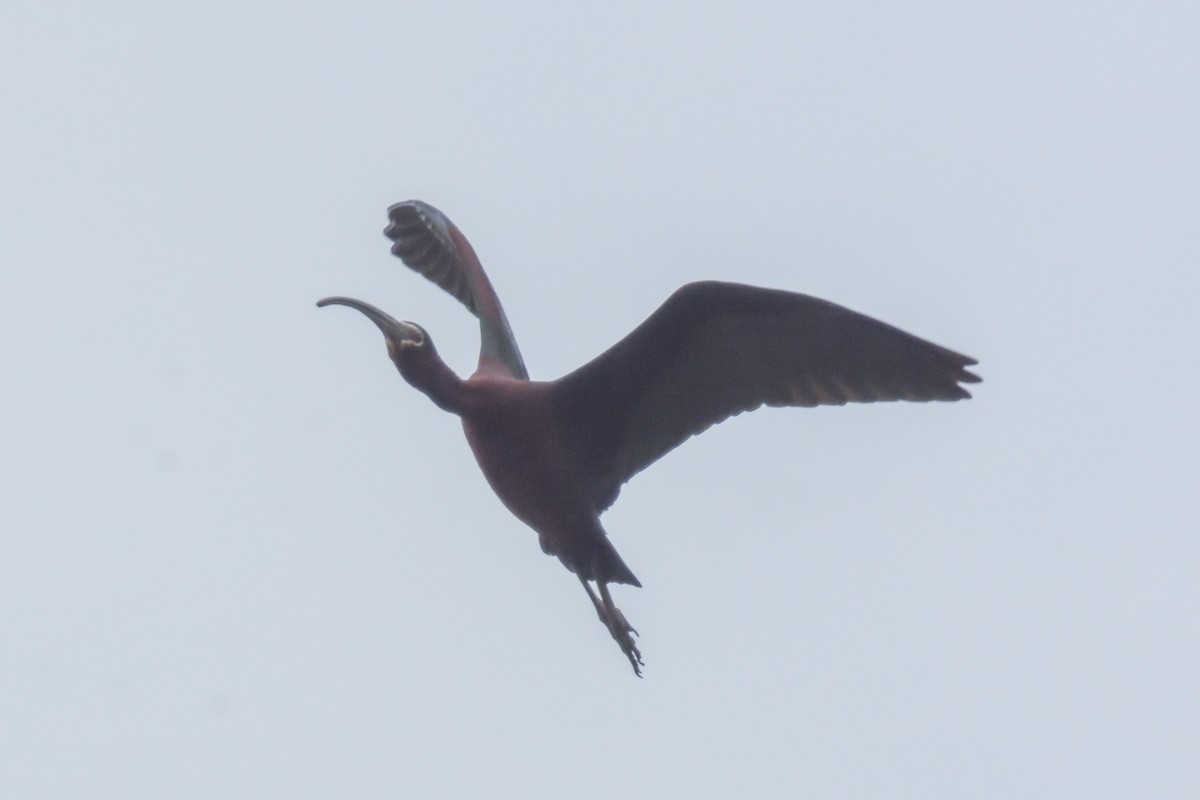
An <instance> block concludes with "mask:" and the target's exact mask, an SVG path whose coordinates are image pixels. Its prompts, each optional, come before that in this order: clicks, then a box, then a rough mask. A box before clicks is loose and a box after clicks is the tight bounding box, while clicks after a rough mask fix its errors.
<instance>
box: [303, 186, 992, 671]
mask: <svg viewBox="0 0 1200 800" xmlns="http://www.w3.org/2000/svg"><path fill="white" fill-rule="evenodd" d="M388 216H389V219H390V220H391V223H390V224H389V225H388V228H387V229H386V230H385V233H386V234H387V235H388V237H389V238H391V239H392V240H393V241H394V243H395V244H394V245H393V247H392V252H393V253H395V254H396V255H398V256H400V257H401V258H402V259H403V260H404V262H405V263H406V264H408V265H409V266H410V267H412V268H413V269H415V270H417V271H418V272H420V273H421V274H423V275H425V276H426V277H427V278H429V279H430V280H432V281H434V282H435V283H437V284H438V285H439V286H441V287H442V288H443V289H445V290H446V291H448V292H450V293H451V294H453V295H454V296H455V297H457V298H458V299H459V300H460V301H461V302H462V303H463V304H464V305H465V306H466V307H467V308H468V309H470V310H471V311H472V312H473V313H475V314H476V316H478V317H479V321H480V334H481V347H480V359H479V366H478V368H477V369H476V371H475V373H474V374H473V375H472V376H471V377H470V378H468V379H467V380H465V381H464V380H462V379H460V378H459V377H458V376H457V375H455V374H454V372H453V371H451V370H450V369H449V367H447V366H446V365H445V363H444V362H442V360H441V359H440V358H439V357H438V356H437V352H436V350H435V349H434V347H433V343H432V341H431V340H430V339H429V336H428V334H426V333H425V331H424V330H423V329H422V328H420V326H417V325H415V324H413V323H409V322H398V321H397V320H394V319H392V318H391V317H390V316H388V315H387V314H385V313H383V312H382V311H380V310H379V309H377V308H375V307H374V306H371V305H369V304H367V303H363V302H361V301H359V300H352V299H350V298H344V297H332V298H327V299H325V300H322V301H321V302H320V303H318V305H322V306H324V305H330V304H337V305H347V306H350V307H352V308H356V309H358V310H359V311H361V312H362V313H364V314H365V315H367V316H368V317H369V318H370V319H371V320H372V321H373V322H374V323H375V324H376V325H377V326H378V327H379V328H380V330H381V331H382V332H383V334H384V338H385V340H386V341H387V345H388V352H389V354H390V355H391V357H392V360H393V361H394V362H395V364H396V366H397V368H398V369H399V370H400V373H401V375H403V376H404V378H405V379H406V380H407V381H408V382H409V383H411V384H412V385H413V386H415V387H416V388H418V389H420V390H421V391H422V392H424V393H425V394H426V395H428V396H429V397H430V399H432V400H433V402H434V403H436V404H437V405H438V406H439V407H441V408H442V409H444V410H447V411H450V412H453V413H455V414H457V415H459V416H460V417H461V418H462V424H463V431H464V432H465V434H466V437H467V441H468V443H469V444H470V446H471V450H472V451H473V452H474V454H475V458H476V460H477V461H478V463H479V466H480V469H481V470H482V471H483V474H484V475H485V476H486V478H487V481H488V483H489V484H490V485H491V487H492V489H493V490H494V491H495V493H496V495H497V496H498V497H499V498H500V500H501V501H502V502H503V503H504V505H505V506H506V507H507V508H508V510H509V511H511V512H512V513H513V514H514V515H515V516H516V517H517V518H518V519H520V520H521V521H522V522H524V523H525V524H527V525H528V526H529V527H531V528H532V529H533V530H534V531H536V532H537V534H538V538H539V541H540V543H541V546H542V549H543V550H544V551H545V552H546V553H548V554H551V555H555V556H557V557H558V558H559V560H560V561H562V563H563V564H564V565H565V566H566V567H567V568H568V569H569V570H571V571H572V572H573V573H575V575H576V576H577V577H578V578H579V580H580V582H581V583H583V586H584V588H585V589H586V590H587V592H588V595H589V597H590V598H591V600H592V603H593V604H594V606H595V608H596V612H597V614H598V615H599V617H600V620H601V621H602V622H603V623H604V624H605V626H606V627H607V628H608V630H609V632H610V633H611V634H612V636H613V638H614V639H615V640H616V641H617V643H618V644H619V645H620V647H621V650H622V651H623V652H624V653H625V655H626V656H627V657H628V658H629V661H630V663H631V664H632V665H633V668H634V671H635V672H636V673H637V674H639V675H640V674H641V672H640V665H641V663H642V662H641V655H640V653H639V652H638V649H637V646H636V645H635V644H634V642H633V639H632V637H631V634H634V633H636V631H634V630H633V628H632V627H631V626H630V625H629V624H628V622H627V621H626V620H625V617H624V615H622V614H621V612H620V610H618V609H617V607H616V606H615V605H614V604H613V602H612V598H611V596H610V594H609V591H608V584H611V583H625V584H632V585H634V586H640V585H641V584H640V583H639V582H638V580H637V578H636V577H635V576H634V574H633V572H632V571H630V569H629V567H628V566H626V564H625V563H624V561H622V560H621V557H620V555H619V554H618V553H617V551H616V549H615V548H614V547H613V546H612V544H611V542H610V541H609V539H608V536H607V534H606V533H605V531H604V529H603V527H602V526H601V524H600V515H601V514H602V513H603V512H604V510H605V509H607V508H608V507H609V506H610V505H612V503H613V501H615V500H616V497H617V494H618V492H619V491H620V488H621V486H622V484H624V483H625V482H626V481H628V480H629V479H630V478H631V477H632V476H633V475H635V474H636V473H638V472H640V471H641V470H642V469H644V468H645V467H647V466H649V465H650V464H651V463H653V462H654V461H656V460H657V459H658V458H660V457H661V456H663V455H664V454H665V453H667V452H668V451H670V450H672V449H673V448H675V447H676V446H678V445H679V444H680V443H682V442H683V441H685V440H686V439H687V438H688V437H690V436H693V435H695V434H698V433H700V432H702V431H704V430H705V429H707V428H708V427H710V426H711V425H713V424H715V423H718V422H720V421H721V420H723V419H725V418H727V417H729V416H732V415H734V414H739V413H741V412H743V411H750V410H753V409H755V408H758V407H759V406H762V405H775V406H788V405H790V406H815V405H842V404H845V403H847V402H874V401H879V400H917V401H923V400H958V399H963V398H967V397H970V395H969V394H968V393H967V391H966V390H965V389H963V388H962V387H961V386H960V385H959V384H960V383H964V382H965V383H970V382H976V381H978V380H979V378H978V377H976V376H975V375H973V374H972V373H971V372H969V371H967V369H966V367H968V366H970V365H971V364H974V363H975V362H974V361H973V360H972V359H970V358H968V357H966V356H962V355H960V354H958V353H955V352H953V351H951V350H947V349H945V348H943V347H939V346H938V345H935V344H932V343H930V342H927V341H925V340H923V339H919V338H917V337H915V336H912V335H911V334H908V333H905V332H903V331H900V330H898V329H896V328H893V327H891V326H890V325H886V324H884V323H882V322H879V321H877V320H874V319H871V318H870V317H866V316H864V315H862V314H858V313H856V312H854V311H850V310H849V309H846V308H843V307H841V306H838V305H835V304H833V303H829V302H827V301H824V300H818V299H817V298H813V297H808V296H806V295H801V294H796V293H793V292H785V291H780V290H774V289H762V288H758V287H753V286H744V285H741V284H732V283H719V282H715V281H704V282H700V283H691V284H688V285H686V286H684V287H682V288H681V289H679V290H678V291H677V292H675V294H673V295H672V296H671V297H670V298H668V300H667V301H666V302H665V303H664V304H663V305H662V306H661V307H660V308H659V309H658V310H657V311H655V312H654V314H652V315H651V316H650V317H649V318H648V319H647V320H646V321H645V322H643V323H642V324H641V325H639V326H638V327H637V328H636V329H635V330H634V331H632V332H631V333H630V334H629V335H628V336H626V337H625V338H624V339H622V340H621V341H620V342H618V343H617V344H615V345H614V346H613V347H611V348H609V350H607V351H606V352H604V353H603V354H601V355H600V356H598V357H597V358H595V359H593V360H592V361H591V362H589V363H588V364H585V365H584V366H583V367H580V368H579V369H577V370H575V371H574V372H571V373H569V374H567V375H565V376H563V377H562V378H559V379H558V380H554V381H531V380H529V376H528V373H527V372H526V369H525V364H524V361H523V360H522V358H521V355H520V351H519V350H518V348H517V345H516V340H515V339H514V337H513V336H512V332H511V330H510V328H509V325H508V321H507V319H506V318H505V315H504V311H503V308H502V307H501V305H500V301H499V298H498V297H497V295H496V293H495V291H494V290H493V289H492V286H491V283H490V281H488V279H487V276H486V275H485V274H484V272H483V268H482V266H481V265H480V263H479V260H478V258H477V257H476V256H475V253H474V250H472V248H471V246H470V244H469V243H468V242H467V240H466V238H465V237H464V236H463V235H462V233H461V232H460V231H459V230H458V229H457V228H456V227H455V226H454V225H453V224H452V223H451V222H450V221H449V219H447V218H446V217H445V215H443V214H442V213H441V212H439V211H437V210H436V209H434V208H432V207H431V206H428V205H426V204H424V203H421V202H419V201H409V202H407V203H399V204H397V205H394V206H392V207H391V208H390V209H389V211H388ZM591 583H595V584H596V589H597V590H598V592H599V597H597V594H596V592H594V591H593V589H592V586H591Z"/></svg>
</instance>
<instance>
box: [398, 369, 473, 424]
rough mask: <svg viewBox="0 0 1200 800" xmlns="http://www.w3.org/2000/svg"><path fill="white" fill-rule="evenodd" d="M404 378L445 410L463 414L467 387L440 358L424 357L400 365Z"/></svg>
mask: <svg viewBox="0 0 1200 800" xmlns="http://www.w3.org/2000/svg"><path fill="white" fill-rule="evenodd" d="M400 374H401V375H403V376H404V380H406V381H408V382H409V383H410V384H412V385H413V386H415V387H416V388H418V389H420V390H421V391H422V392H424V394H425V396H426V397H428V398H429V399H430V400H432V401H433V402H434V405H436V406H437V407H438V408H440V409H442V410H443V411H449V412H451V413H452V414H458V415H460V416H461V415H462V413H463V411H464V410H465V407H466V394H467V391H466V387H465V385H464V383H463V379H462V378H460V377H458V376H457V375H455V374H454V370H452V369H450V368H449V367H448V366H446V363H445V362H444V361H442V360H441V359H440V358H423V359H420V360H417V361H411V362H408V363H405V364H403V365H401V366H400Z"/></svg>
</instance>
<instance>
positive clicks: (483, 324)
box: [383, 200, 529, 380]
mask: <svg viewBox="0 0 1200 800" xmlns="http://www.w3.org/2000/svg"><path fill="white" fill-rule="evenodd" d="M383 233H384V235H385V236H387V237H388V238H389V239H391V240H392V242H393V244H392V254H393V255H396V256H398V257H399V258H400V260H401V261H403V262H404V263H405V264H407V265H408V266H409V267H411V268H412V269H414V270H416V271H417V272H419V273H421V274H422V275H424V276H425V277H426V278H428V279H429V280H431V281H433V282H434V283H436V284H437V285H438V286H440V287H442V288H443V289H445V290H446V291H447V292H449V293H450V294H452V295H454V296H455V297H456V298H458V301H459V302H460V303H462V304H463V305H464V306H466V307H467V308H468V309H470V311H471V313H472V314H474V315H475V316H476V317H478V318H479V336H480V346H479V366H480V367H481V368H483V367H485V366H489V365H494V366H496V367H498V368H499V369H500V370H501V371H502V372H504V373H506V374H508V375H511V376H512V377H514V378H521V379H523V380H528V379H529V373H528V371H526V369H525V362H524V361H523V360H522V359H521V351H520V350H519V349H517V340H516V339H515V338H514V337H513V333H512V329H511V328H510V327H509V325H508V318H507V317H505V316H504V309H503V307H501V305H500V298H499V297H497V296H496V290H495V289H493V288H492V283H491V281H489V280H488V277H487V275H486V274H485V273H484V271H483V266H482V265H481V264H480V263H479V257H478V256H476V255H475V250H474V249H473V248H472V247H471V243H470V242H468V241H467V237H465V236H463V234H462V231H460V230H459V229H458V228H457V227H456V226H455V225H454V223H453V222H451V221H450V219H449V218H448V217H447V216H446V215H445V214H443V213H442V212H440V211H438V210H437V209H436V208H434V207H433V206H431V205H429V204H428V203H422V202H421V201H420V200H409V201H407V202H404V203H396V204H395V205H394V206H391V207H390V208H388V226H387V227H386V228H384V230H383Z"/></svg>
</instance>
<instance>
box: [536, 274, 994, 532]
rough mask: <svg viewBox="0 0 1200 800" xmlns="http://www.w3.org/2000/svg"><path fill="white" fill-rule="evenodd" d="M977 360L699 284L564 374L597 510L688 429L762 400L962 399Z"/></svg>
mask: <svg viewBox="0 0 1200 800" xmlns="http://www.w3.org/2000/svg"><path fill="white" fill-rule="evenodd" d="M974 363H975V361H974V359H971V358H968V357H967V356H964V355H960V354H958V353H955V352H954V351H952V350H947V349H946V348H944V347H939V346H938V345H936V344H933V343H932V342H927V341H925V340H924V339H919V338H917V337H916V336H913V335H911V334H908V333H905V332H904V331H902V330H899V329H898V328H894V327H892V326H891V325H887V324H885V323H883V322H879V321H878V320H875V319H872V318H870V317H868V316H865V315H863V314H859V313H857V312H854V311H851V310H850V309H848V308H843V307H841V306H838V305H835V304H833V303H829V302H826V301H824V300H819V299H817V298H815V297H809V296H807V295H802V294H795V293H793V292H784V291H778V290H774V289H761V288H758V287H754V286H744V285H741V284H734V283H718V282H713V281H706V282H701V283H691V284H688V285H686V286H684V287H683V288H681V289H679V290H678V291H677V292H675V293H674V294H673V295H671V297H670V298H669V299H668V300H667V301H666V302H665V303H663V305H662V306H661V307H660V308H659V309H658V310H657V311H655V312H654V313H653V314H651V315H650V317H649V318H648V319H647V320H646V321H645V322H643V323H642V324H641V325H639V326H638V327H637V328H636V329H634V331H633V332H632V333H630V334H629V335H628V336H626V337H625V338H624V339H622V340H621V341H620V342H618V343H617V344H616V345H614V346H613V347H611V348H610V349H609V350H607V351H606V352H604V353H603V354H601V355H600V356H599V357H597V358H596V359H594V360H593V361H591V362H589V363H588V364H586V365H584V366H583V367H580V368H579V369H578V370H576V371H574V372H572V373H570V374H568V375H566V376H564V377H563V378H561V379H560V380H559V381H558V391H559V392H560V394H559V400H560V401H561V404H562V405H561V407H560V408H561V420H562V424H563V426H564V429H565V430H566V431H567V433H568V435H569V436H571V437H573V441H572V445H573V447H575V448H576V452H577V453H579V454H581V455H582V456H583V458H584V459H585V464H586V465H587V468H588V469H587V473H588V474H589V475H590V476H593V477H594V478H595V479H596V482H595V484H594V485H593V486H591V487H589V489H590V491H591V499H592V501H593V502H594V503H595V505H596V507H597V509H604V508H607V507H608V506H609V505H611V504H612V502H613V501H614V500H615V499H616V497H617V493H618V492H619V491H620V488H621V485H622V484H623V483H625V482H626V481H627V480H629V479H630V478H631V477H633V476H634V475H635V474H637V473H638V472H640V471H641V470H643V469H645V468H646V467H647V466H649V465H650V464H652V463H653V462H654V461H656V460H657V459H659V458H660V457H662V456H663V455H664V454H666V453H667V452H668V451H670V450H672V449H673V448H675V447H676V446H678V445H679V444H681V443H682V442H683V441H684V440H686V439H687V438H688V437H690V436H694V435H696V434H698V433H700V432H702V431H704V430H706V429H707V428H709V427H710V426H712V425H714V424H716V423H718V422H720V421H721V420H723V419H726V418H727V417H730V416H732V415H734V414H740V413H742V412H743V411H750V410H752V409H755V408H758V407H759V406H762V405H770V406H817V405H843V404H845V403H851V402H857V403H870V402H875V401H881V400H916V401H925V400H961V399H965V398H968V397H970V396H971V395H970V394H969V393H968V392H967V390H966V389H964V388H963V387H962V386H960V385H959V384H961V383H977V382H978V381H979V378H978V377H977V376H976V375H974V374H972V373H971V372H969V371H968V370H967V369H966V368H967V367H968V366H970V365H972V364H974Z"/></svg>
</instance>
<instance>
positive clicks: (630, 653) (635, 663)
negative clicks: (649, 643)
mask: <svg viewBox="0 0 1200 800" xmlns="http://www.w3.org/2000/svg"><path fill="white" fill-rule="evenodd" d="M580 583H582V584H583V588H584V589H586V590H587V593H588V597H590V598H592V605H594V606H595V607H596V615H597V616H598V617H600V622H602V623H603V624H604V627H605V628H608V632H609V634H610V635H611V636H612V638H613V640H614V641H616V643H617V646H619V647H620V648H621V652H622V653H624V654H625V657H626V658H628V659H629V665H630V666H631V667H633V674H635V675H637V676H638V677H639V678H640V677H642V667H643V666H645V664H644V663H643V662H642V654H641V652H640V651H639V650H638V648H637V644H636V643H635V642H634V641H633V637H634V636H637V635H638V632H637V630H636V629H635V628H634V627H633V626H632V625H630V624H629V620H627V619H625V615H624V614H622V613H621V609H619V608H617V606H616V604H614V603H613V600H612V595H611V594H609V592H608V584H606V583H604V582H603V581H597V582H596V585H597V586H598V587H599V588H600V597H596V595H595V593H594V592H592V587H591V585H590V584H588V582H587V581H585V580H583V579H582V578H581V579H580ZM631 634H632V635H631Z"/></svg>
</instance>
